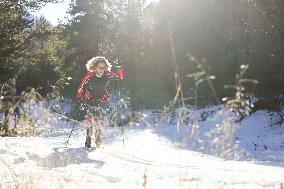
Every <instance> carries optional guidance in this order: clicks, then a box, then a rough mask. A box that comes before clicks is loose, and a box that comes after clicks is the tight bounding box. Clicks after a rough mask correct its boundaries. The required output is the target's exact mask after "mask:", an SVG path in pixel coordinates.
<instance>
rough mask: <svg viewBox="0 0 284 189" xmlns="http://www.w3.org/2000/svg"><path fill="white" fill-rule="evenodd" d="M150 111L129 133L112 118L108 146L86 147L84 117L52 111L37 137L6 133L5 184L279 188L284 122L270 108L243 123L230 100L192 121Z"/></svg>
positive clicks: (1, 151)
mask: <svg viewBox="0 0 284 189" xmlns="http://www.w3.org/2000/svg"><path fill="white" fill-rule="evenodd" d="M40 111H42V110H40V109H37V110H36V112H37V113H38V114H35V115H34V116H38V115H41V112H40ZM65 111H67V110H65ZM143 114H144V116H145V119H144V120H143V121H140V122H137V123H132V124H131V125H130V126H128V127H125V128H124V132H123V133H122V128H110V127H108V126H106V127H105V128H104V130H103V136H102V140H103V143H102V146H101V147H100V148H96V149H95V148H91V149H86V148H85V147H83V146H84V142H85V131H84V128H83V122H79V123H78V122H74V121H70V120H67V119H64V118H63V119H59V117H57V119H48V117H49V116H53V118H54V116H58V114H54V113H49V112H44V116H38V117H37V119H38V124H39V125H40V126H39V127H38V131H37V135H36V136H35V137H5V138H0V188H15V185H18V188H70V189H72V188H81V187H84V188H96V189H97V188H110V189H112V188H116V189H117V188H118V189H120V188H121V189H125V188H131V189H135V188H139V189H140V188H147V189H148V188H150V189H151V188H155V189H156V188H163V189H167V188H171V189H173V188H181V189H188V188H242V189H246V188H247V189H251V188H265V189H268V188H271V189H272V188H273V189H276V188H277V189H279V188H280V186H281V183H282V182H284V147H283V146H284V137H283V135H284V125H283V124H282V125H281V126H280V125H279V124H278V125H275V124H273V123H274V122H275V120H276V119H277V116H274V115H271V113H269V112H267V111H257V112H255V113H253V114H252V115H251V116H249V117H247V118H245V119H244V120H242V121H241V122H240V123H238V122H235V121H234V120H235V117H234V114H233V113H231V112H229V111H227V110H226V109H224V108H223V107H222V106H214V107H207V108H203V109H200V110H192V111H191V112H189V117H190V118H195V119H192V120H188V122H187V123H185V124H182V123H178V124H177V119H178V116H180V115H181V114H177V117H176V118H175V119H174V121H172V122H171V123H169V122H168V121H165V120H164V121H157V119H155V117H156V116H157V115H156V113H155V111H151V110H147V111H144V112H143ZM73 126H74V127H75V131H74V133H73V135H72V137H71V138H70V141H69V142H70V145H68V146H67V147H66V146H65V145H64V142H65V141H66V140H67V138H68V136H69V133H70V131H71V128H72V127H73ZM193 127H194V128H196V130H195V132H194V133H192V129H193ZM224 129H225V130H226V129H231V131H235V132H232V133H233V134H232V136H233V137H229V138H226V136H225V135H224V133H222V131H223V130H224ZM216 141H217V142H216ZM222 142H223V143H225V145H223V143H222ZM92 143H93V144H94V136H93V141H92ZM264 146H266V147H264ZM220 149H221V150H220ZM228 149H229V150H228ZM224 150H225V151H226V150H228V151H227V152H228V154H225V155H224V154H222V153H223V151H224ZM226 155H227V156H226ZM223 157H226V158H223Z"/></svg>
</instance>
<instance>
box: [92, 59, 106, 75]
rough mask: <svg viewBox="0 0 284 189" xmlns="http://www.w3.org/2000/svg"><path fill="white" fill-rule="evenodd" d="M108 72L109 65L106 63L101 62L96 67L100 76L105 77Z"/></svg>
mask: <svg viewBox="0 0 284 189" xmlns="http://www.w3.org/2000/svg"><path fill="white" fill-rule="evenodd" d="M106 70H107V65H106V63H103V62H99V63H98V64H97V66H96V67H95V71H96V73H97V74H98V75H103V74H104V72H105V71H106Z"/></svg>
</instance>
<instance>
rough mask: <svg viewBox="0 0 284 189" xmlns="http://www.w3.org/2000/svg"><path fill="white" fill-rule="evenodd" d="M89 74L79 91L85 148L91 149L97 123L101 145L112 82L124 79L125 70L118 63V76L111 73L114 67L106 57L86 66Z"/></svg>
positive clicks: (98, 141)
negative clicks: (84, 123)
mask: <svg viewBox="0 0 284 189" xmlns="http://www.w3.org/2000/svg"><path fill="white" fill-rule="evenodd" d="M86 68H87V71H88V72H87V73H86V75H85V76H84V77H83V79H82V80H81V83H80V86H79V89H78V91H77V99H78V100H79V103H80V109H81V110H84V111H85V114H86V116H85V121H86V142H85V147H87V148H91V138H92V132H93V125H94V123H95V125H96V127H95V129H96V132H95V138H96V141H95V142H96V146H97V147H99V146H100V144H101V137H100V135H101V130H102V128H103V127H104V121H103V115H104V114H105V113H106V108H107V102H108V100H109V89H110V82H111V80H113V79H123V69H122V67H121V65H119V62H116V69H117V70H116V72H117V73H116V74H115V73H114V72H112V71H111V68H112V65H111V64H110V63H109V62H108V60H107V59H106V58H105V57H102V56H96V57H94V58H92V59H91V60H89V61H88V62H87V64H86Z"/></svg>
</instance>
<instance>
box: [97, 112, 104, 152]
mask: <svg viewBox="0 0 284 189" xmlns="http://www.w3.org/2000/svg"><path fill="white" fill-rule="evenodd" d="M103 127H104V120H103V114H102V112H101V111H99V115H98V116H97V117H96V146H97V147H100V145H101V142H102V140H101V133H102V128H103Z"/></svg>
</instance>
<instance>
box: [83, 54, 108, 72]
mask: <svg viewBox="0 0 284 189" xmlns="http://www.w3.org/2000/svg"><path fill="white" fill-rule="evenodd" d="M100 62H102V63H105V64H106V66H107V70H108V71H110V70H111V67H112V65H111V63H110V62H109V61H108V60H107V59H106V58H105V57H103V56H95V57H93V58H92V59H90V60H88V61H87V64H86V68H87V70H88V71H94V69H95V67H96V64H97V63H100Z"/></svg>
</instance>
